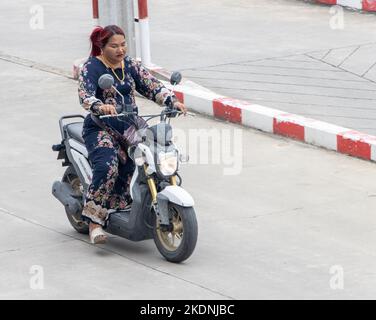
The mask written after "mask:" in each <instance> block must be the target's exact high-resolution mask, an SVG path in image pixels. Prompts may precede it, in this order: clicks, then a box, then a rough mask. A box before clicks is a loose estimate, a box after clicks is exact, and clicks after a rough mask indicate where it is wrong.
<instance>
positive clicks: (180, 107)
mask: <svg viewBox="0 0 376 320" xmlns="http://www.w3.org/2000/svg"><path fill="white" fill-rule="evenodd" d="M174 108H175V109H177V110H180V111H181V112H183V113H184V114H187V107H186V106H185V105H184V104H183V103H181V102H179V101H176V102H175V103H174Z"/></svg>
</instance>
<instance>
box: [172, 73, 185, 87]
mask: <svg viewBox="0 0 376 320" xmlns="http://www.w3.org/2000/svg"><path fill="white" fill-rule="evenodd" d="M181 78H182V75H181V73H180V72H179V71H174V72H173V73H172V75H171V78H170V83H171V84H172V85H176V84H179V83H180V81H181Z"/></svg>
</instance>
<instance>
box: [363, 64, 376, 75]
mask: <svg viewBox="0 0 376 320" xmlns="http://www.w3.org/2000/svg"><path fill="white" fill-rule="evenodd" d="M375 65H376V61H375V62H374V63H373V64H372V65H371V66H370V67H369V68H368V69H367V70H366V71H365V72H364V73H363V74H362V75H361V77H362V78H364V77H365V75H366V74H367V73H368V72H370V71H371V70H372V69H373V67H374V66H375Z"/></svg>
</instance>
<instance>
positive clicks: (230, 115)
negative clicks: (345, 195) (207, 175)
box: [165, 81, 376, 161]
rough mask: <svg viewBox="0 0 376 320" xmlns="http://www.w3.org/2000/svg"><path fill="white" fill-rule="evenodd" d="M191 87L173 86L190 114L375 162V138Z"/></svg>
mask: <svg viewBox="0 0 376 320" xmlns="http://www.w3.org/2000/svg"><path fill="white" fill-rule="evenodd" d="M165 84H166V86H170V85H169V84H168V83H165ZM195 86H197V85H194V86H193V87H190V84H189V81H186V83H185V84H184V85H181V86H176V87H175V93H176V95H177V97H178V98H179V99H180V100H181V101H182V102H184V104H185V105H186V106H187V107H188V108H189V109H191V110H193V111H197V112H199V113H203V114H206V115H208V116H211V117H214V118H218V119H222V120H226V121H229V122H232V123H237V124H240V125H244V126H247V127H251V128H254V129H258V130H261V131H264V132H269V133H273V134H277V135H281V136H285V137H289V138H293V139H296V140H299V141H302V142H305V143H309V144H312V145H315V146H318V147H323V148H326V149H329V150H334V151H337V152H339V153H343V154H347V155H350V156H354V157H357V158H361V159H365V160H371V161H376V136H371V135H368V134H364V133H361V132H357V131H354V130H351V129H347V128H343V127H340V126H337V125H333V124H330V123H326V122H322V121H318V120H314V119H309V118H305V117H302V116H298V115H294V114H290V113H286V112H284V111H281V110H277V109H272V108H268V107H264V106H261V105H258V104H253V103H250V102H247V101H241V100H236V99H232V98H228V97H224V96H221V95H218V94H216V93H214V92H211V91H209V90H202V89H201V88H197V87H195ZM170 87H171V86H170Z"/></svg>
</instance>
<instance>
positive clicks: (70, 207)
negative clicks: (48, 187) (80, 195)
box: [52, 181, 82, 215]
mask: <svg viewBox="0 0 376 320" xmlns="http://www.w3.org/2000/svg"><path fill="white" fill-rule="evenodd" d="M52 194H53V195H54V197H55V198H56V199H57V200H59V201H60V202H61V203H62V204H63V206H64V207H65V210H66V211H67V213H69V214H71V215H76V214H78V213H80V212H81V210H82V206H81V203H80V201H79V200H77V199H76V198H74V197H73V196H72V195H73V194H74V191H73V189H72V187H71V186H70V184H68V183H66V182H61V181H55V182H54V184H53V185H52Z"/></svg>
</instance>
